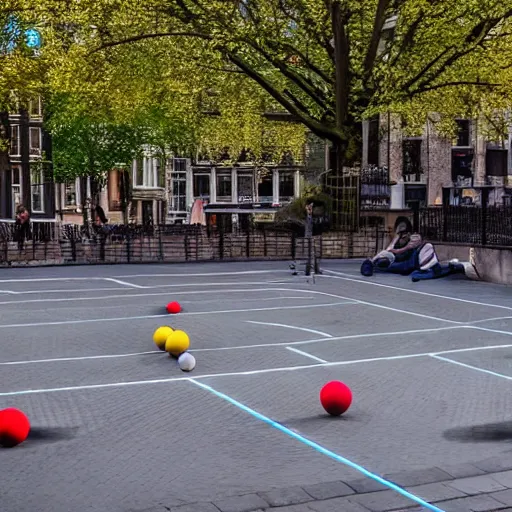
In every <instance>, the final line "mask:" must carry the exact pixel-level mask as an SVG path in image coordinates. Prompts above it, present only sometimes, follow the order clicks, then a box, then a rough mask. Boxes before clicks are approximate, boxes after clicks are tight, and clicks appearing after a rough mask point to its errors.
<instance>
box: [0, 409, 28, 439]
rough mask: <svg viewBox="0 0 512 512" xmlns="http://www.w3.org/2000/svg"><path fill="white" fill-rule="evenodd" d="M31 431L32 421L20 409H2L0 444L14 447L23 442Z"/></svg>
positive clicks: (0, 414)
mask: <svg viewBox="0 0 512 512" xmlns="http://www.w3.org/2000/svg"><path fill="white" fill-rule="evenodd" d="M29 432H30V422H29V420H28V418H27V416H26V415H25V414H24V413H23V412H21V411H20V410H19V409H14V408H9V409H3V410H2V411H0V446H3V447H4V448H13V447H14V446H17V445H19V444H20V443H23V441H25V439H27V437H28V434H29Z"/></svg>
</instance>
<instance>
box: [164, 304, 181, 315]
mask: <svg viewBox="0 0 512 512" xmlns="http://www.w3.org/2000/svg"><path fill="white" fill-rule="evenodd" d="M166 309H167V313H169V314H171V315H175V314H176V313H179V312H180V311H181V306H180V304H179V302H169V304H167V308H166Z"/></svg>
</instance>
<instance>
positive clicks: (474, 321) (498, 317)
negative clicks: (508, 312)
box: [468, 316, 512, 324]
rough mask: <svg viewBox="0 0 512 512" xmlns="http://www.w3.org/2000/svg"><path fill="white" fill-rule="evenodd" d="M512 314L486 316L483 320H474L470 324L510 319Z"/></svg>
mask: <svg viewBox="0 0 512 512" xmlns="http://www.w3.org/2000/svg"><path fill="white" fill-rule="evenodd" d="M511 318H512V316H495V317H493V318H484V319H483V320H473V321H471V322H468V323H469V324H482V323H484V322H496V321H498V320H510V319H511Z"/></svg>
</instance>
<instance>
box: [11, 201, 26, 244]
mask: <svg viewBox="0 0 512 512" xmlns="http://www.w3.org/2000/svg"><path fill="white" fill-rule="evenodd" d="M29 238H30V212H29V211H28V209H27V208H26V207H25V206H23V205H22V204H20V205H18V207H17V208H16V222H15V223H14V240H16V241H17V242H18V249H19V250H20V251H21V250H22V249H23V242H24V241H25V240H28V239H29Z"/></svg>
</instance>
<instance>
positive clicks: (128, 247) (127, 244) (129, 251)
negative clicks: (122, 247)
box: [126, 231, 132, 263]
mask: <svg viewBox="0 0 512 512" xmlns="http://www.w3.org/2000/svg"><path fill="white" fill-rule="evenodd" d="M131 245H132V244H131V242H130V232H129V231H128V232H127V233H126V261H127V262H128V263H130V261H131V259H132V258H131V252H132V248H131Z"/></svg>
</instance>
